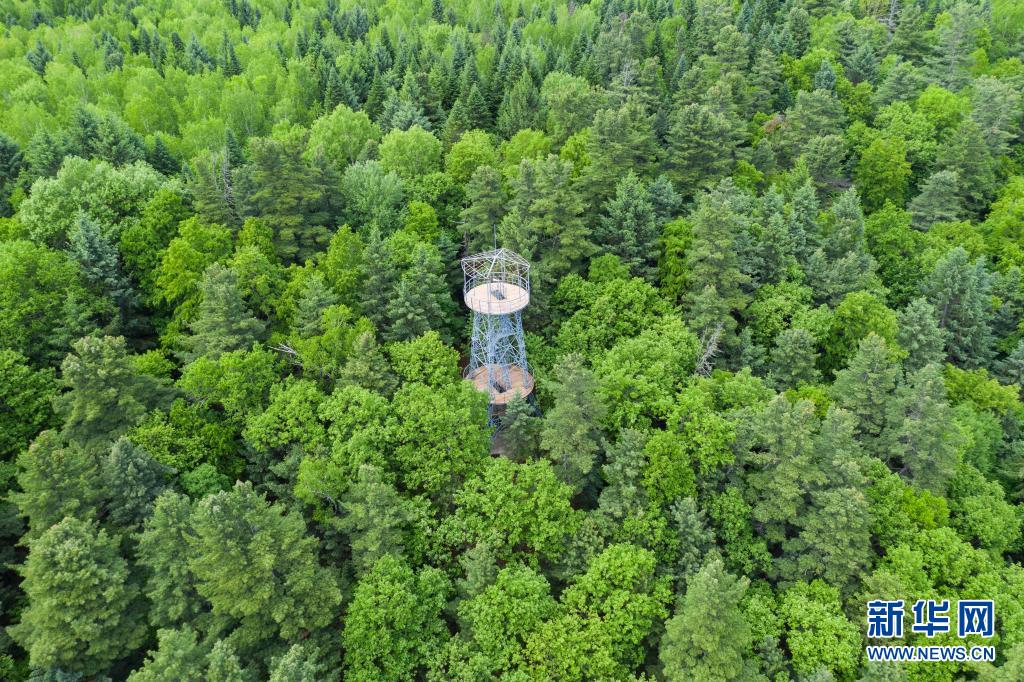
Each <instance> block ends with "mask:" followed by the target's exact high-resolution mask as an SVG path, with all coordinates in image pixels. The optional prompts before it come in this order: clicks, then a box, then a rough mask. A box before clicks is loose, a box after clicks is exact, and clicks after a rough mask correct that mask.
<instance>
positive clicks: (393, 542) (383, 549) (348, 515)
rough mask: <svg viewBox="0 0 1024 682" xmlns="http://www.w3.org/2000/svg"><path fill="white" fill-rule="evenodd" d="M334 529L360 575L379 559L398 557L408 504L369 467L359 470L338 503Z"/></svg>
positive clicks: (408, 515)
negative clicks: (343, 538)
mask: <svg viewBox="0 0 1024 682" xmlns="http://www.w3.org/2000/svg"><path fill="white" fill-rule="evenodd" d="M340 511H341V512H342V514H343V515H342V516H341V518H340V519H339V521H338V527H339V528H340V529H341V530H342V531H344V532H345V534H346V535H348V538H349V543H350V545H351V547H352V560H353V562H354V563H355V564H356V567H357V569H358V571H359V572H360V573H362V572H365V571H367V570H369V569H370V568H371V567H373V565H374V564H376V563H377V560H378V559H380V558H381V557H382V556H394V557H398V558H401V557H402V555H403V536H404V535H405V533H406V532H407V531H408V527H409V524H410V523H411V522H412V520H413V513H412V509H411V508H410V506H409V503H408V502H407V501H406V500H405V498H403V497H402V496H401V495H399V494H398V491H397V490H395V489H394V487H393V486H392V485H391V484H390V483H388V482H387V481H386V480H385V479H384V478H383V476H382V474H381V471H380V469H378V468H377V467H375V466H372V465H370V464H364V465H362V466H361V467H359V472H358V474H357V476H356V480H355V481H353V483H352V485H351V487H350V488H349V489H348V490H347V491H346V492H345V495H344V496H343V497H342V498H341V500H340Z"/></svg>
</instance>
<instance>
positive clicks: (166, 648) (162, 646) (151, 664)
mask: <svg viewBox="0 0 1024 682" xmlns="http://www.w3.org/2000/svg"><path fill="white" fill-rule="evenodd" d="M157 641H158V643H159V644H158V646H157V648H156V649H151V650H150V651H149V652H148V654H147V656H146V661H145V663H143V665H142V667H141V668H139V669H138V670H136V671H135V672H133V673H132V674H131V675H129V676H128V679H129V680H131V682H175V681H176V680H184V679H190V678H195V677H199V676H201V675H202V674H203V663H204V662H205V661H204V659H205V647H204V646H203V645H201V644H199V642H198V641H197V637H196V632H195V630H193V629H192V628H190V627H187V626H186V627H184V628H181V629H177V630H159V631H157Z"/></svg>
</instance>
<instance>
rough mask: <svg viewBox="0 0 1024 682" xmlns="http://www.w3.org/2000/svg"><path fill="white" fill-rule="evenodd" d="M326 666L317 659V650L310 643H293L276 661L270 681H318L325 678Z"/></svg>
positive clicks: (271, 671)
mask: <svg viewBox="0 0 1024 682" xmlns="http://www.w3.org/2000/svg"><path fill="white" fill-rule="evenodd" d="M324 674H325V670H324V667H323V666H322V665H321V664H320V663H319V662H318V661H317V656H316V652H315V651H314V650H312V648H311V647H310V646H308V645H303V644H293V645H292V646H291V648H290V649H288V651H287V652H286V653H285V654H284V655H283V656H281V657H280V658H278V659H276V660H275V661H274V664H273V666H272V667H271V670H270V682H317V681H318V680H321V679H323V676H324Z"/></svg>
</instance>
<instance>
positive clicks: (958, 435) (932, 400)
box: [889, 364, 963, 494]
mask: <svg viewBox="0 0 1024 682" xmlns="http://www.w3.org/2000/svg"><path fill="white" fill-rule="evenodd" d="M893 409H894V414H893V416H892V417H890V420H891V422H892V428H893V430H892V432H891V435H890V439H889V440H890V441H891V443H892V445H891V460H892V462H893V464H895V465H897V466H902V469H901V470H900V471H901V473H904V474H906V475H908V476H909V477H910V478H911V479H912V480H913V481H914V483H916V484H917V485H919V486H920V487H922V488H924V489H926V490H931V491H932V492H934V493H937V494H942V493H944V492H945V490H946V483H947V482H948V481H949V479H950V478H951V477H952V476H953V474H954V473H955V472H956V468H957V464H958V461H959V457H960V448H961V446H962V444H963V434H962V432H961V430H960V427H959V426H958V425H957V423H956V421H954V419H953V409H952V407H950V405H949V403H948V402H947V400H946V384H945V382H944V380H943V377H942V369H941V368H940V367H939V366H938V365H935V364H931V365H925V366H924V367H922V368H921V369H919V370H918V371H917V372H915V373H914V374H913V375H911V377H910V378H909V381H908V383H907V385H906V386H905V387H903V388H902V389H901V390H900V394H899V397H898V399H897V400H896V401H895V403H894V406H893Z"/></svg>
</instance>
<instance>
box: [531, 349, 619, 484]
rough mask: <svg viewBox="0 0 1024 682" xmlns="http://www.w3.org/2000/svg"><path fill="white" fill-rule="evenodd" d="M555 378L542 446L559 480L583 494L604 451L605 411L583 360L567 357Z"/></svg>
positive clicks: (542, 436)
mask: <svg viewBox="0 0 1024 682" xmlns="http://www.w3.org/2000/svg"><path fill="white" fill-rule="evenodd" d="M554 378H555V381H553V382H550V384H549V390H550V391H551V395H552V398H553V399H552V404H553V407H552V408H551V409H550V410H548V411H547V413H546V414H545V415H544V426H543V427H542V429H541V434H540V445H541V448H542V449H543V450H544V451H545V452H546V453H547V456H548V458H549V459H550V460H551V461H552V463H553V464H554V466H555V471H556V473H557V474H558V477H559V478H560V479H562V481H563V482H564V483H567V484H568V485H570V486H571V487H572V488H573V490H575V491H577V492H579V490H580V489H581V488H582V487H583V484H584V481H585V480H586V478H587V476H589V475H590V472H591V470H592V469H593V468H594V463H595V461H596V458H597V453H598V452H599V451H600V448H601V432H600V427H599V426H598V425H599V424H600V423H601V422H602V420H603V418H604V412H605V408H604V405H603V404H602V403H601V401H600V400H599V399H598V395H597V381H596V380H595V378H594V375H593V373H592V372H591V371H590V370H589V369H588V368H587V367H586V366H585V365H584V362H583V358H582V357H580V356H578V355H573V354H570V355H566V356H565V357H564V358H562V360H561V361H560V362H559V363H558V365H557V366H556V367H555V370H554Z"/></svg>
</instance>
